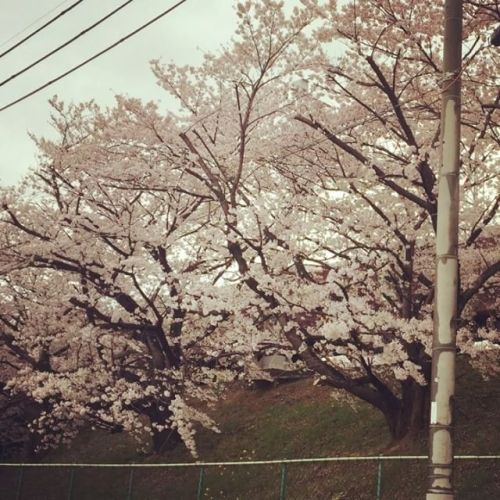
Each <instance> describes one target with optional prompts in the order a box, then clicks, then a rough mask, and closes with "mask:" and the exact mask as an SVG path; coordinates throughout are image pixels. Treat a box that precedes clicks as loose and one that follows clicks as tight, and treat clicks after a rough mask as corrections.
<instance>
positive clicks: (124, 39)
mask: <svg viewBox="0 0 500 500" xmlns="http://www.w3.org/2000/svg"><path fill="white" fill-rule="evenodd" d="M130 1H132V0H129V2H127V3H130ZM186 2H187V0H180V2H177V3H176V4H175V5H173V6H172V7H170V8H169V9H167V10H165V11H163V12H162V13H161V14H159V15H158V16H156V17H154V18H153V19H150V20H149V21H148V22H147V23H145V24H143V25H142V26H139V28H137V29H135V30H134V31H132V32H130V33H128V34H127V35H126V36H124V37H123V38H120V39H119V40H117V41H116V42H115V43H112V44H111V45H109V46H108V47H106V48H105V49H103V50H101V51H99V52H98V53H97V54H94V55H93V56H91V57H89V58H88V59H85V60H84V61H82V62H81V63H79V64H77V65H76V66H73V67H72V68H71V69H69V70H68V71H65V72H64V73H62V74H60V75H59V76H57V77H56V78H54V79H52V80H49V81H48V82H45V83H44V84H43V85H41V86H40V87H37V88H36V89H35V90H32V91H31V92H28V93H27V94H25V95H23V96H22V97H20V98H18V99H16V100H15V101H12V102H11V103H9V104H6V105H5V106H3V107H1V108H0V112H2V111H4V110H6V109H8V108H10V107H12V106H14V105H15V104H18V103H19V102H21V101H24V100H25V99H27V98H28V97H31V96H32V95H35V94H38V92H40V91H41V90H43V89H45V88H47V87H48V86H50V85H52V84H54V83H56V82H58V81H59V80H62V79H63V78H64V77H66V76H68V75H70V74H71V73H73V72H74V71H76V70H77V69H80V68H81V67H83V66H85V65H87V64H88V63H90V62H92V61H93V60H94V59H97V58H98V57H100V56H102V55H103V54H105V53H106V52H109V51H110V50H111V49H114V48H115V47H117V46H118V45H120V44H121V43H123V42H125V41H126V40H128V39H129V38H131V37H133V36H134V35H136V34H137V33H139V32H141V31H142V30H144V29H146V28H147V27H149V26H150V25H151V24H153V23H155V22H156V21H159V20H160V19H161V18H162V17H164V16H166V15H167V14H170V13H171V12H173V11H174V10H175V9H176V8H177V7H180V6H181V5H182V4H183V3H186ZM124 6H125V4H123V5H122V7H124ZM108 17H109V16H108ZM2 84H3V82H2ZM2 84H0V86H1V85H2Z"/></svg>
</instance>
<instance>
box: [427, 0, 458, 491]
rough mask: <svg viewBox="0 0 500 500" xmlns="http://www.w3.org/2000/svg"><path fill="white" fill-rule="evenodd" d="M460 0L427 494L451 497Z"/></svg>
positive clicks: (446, 114) (440, 231)
mask: <svg viewBox="0 0 500 500" xmlns="http://www.w3.org/2000/svg"><path fill="white" fill-rule="evenodd" d="M462 12H463V10H462V0H445V7H444V17H445V21H444V54H443V79H442V85H443V87H442V89H443V90H442V108H441V168H440V171H439V181H438V214H437V232H436V282H435V301H434V335H433V346H432V380H431V415H430V428H429V476H428V480H429V483H428V488H427V496H426V499H427V500H453V498H454V491H453V484H452V474H453V445H452V444H453V443H452V423H453V399H454V394H455V354H456V316H457V298H458V293H459V287H458V209H459V166H460V71H461V66H462V18H463V14H462Z"/></svg>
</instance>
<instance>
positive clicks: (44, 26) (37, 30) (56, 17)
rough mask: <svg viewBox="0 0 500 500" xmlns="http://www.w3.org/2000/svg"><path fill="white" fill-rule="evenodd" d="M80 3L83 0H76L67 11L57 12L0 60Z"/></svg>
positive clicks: (4, 53) (1, 55)
mask: <svg viewBox="0 0 500 500" xmlns="http://www.w3.org/2000/svg"><path fill="white" fill-rule="evenodd" d="M82 2H83V0H78V1H77V2H75V3H74V4H71V5H70V6H69V7H68V8H67V9H64V10H62V11H61V12H59V14H57V16H55V17H53V18H52V19H50V21H47V22H46V23H45V24H43V25H42V26H40V27H39V28H38V29H36V30H35V31H33V32H32V33H30V34H29V35H28V36H25V37H24V38H23V39H22V40H20V41H19V42H17V43H16V44H14V45H13V46H12V47H11V48H10V49H7V50H6V51H5V52H2V53H1V54H0V58H2V57H3V56H5V55H7V54H8V53H9V52H12V51H13V50H14V49H16V48H17V47H19V45H22V44H23V43H24V42H26V41H27V40H29V39H30V38H32V37H34V36H35V35H36V34H37V33H40V31H42V30H43V29H45V28H46V27H47V26H49V25H50V24H52V23H53V22H54V21H57V19H59V18H60V17H62V16H64V15H65V14H67V13H68V12H69V11H70V10H72V9H74V8H75V7H76V6H77V5H78V4H81V3H82ZM63 3H64V2H63Z"/></svg>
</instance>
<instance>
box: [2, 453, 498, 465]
mask: <svg viewBox="0 0 500 500" xmlns="http://www.w3.org/2000/svg"><path fill="white" fill-rule="evenodd" d="M428 458H429V457H428V456H427V455H387V456H385V455H375V456H367V457H317V458H283V459H277V460H253V461H235V462H185V463H151V464H140V463H127V464H99V463H21V462H19V463H0V467H46V468H50V467H79V468H84V467H89V468H90V467H102V468H124V467H135V468H151V467H223V466H234V465H273V464H301V463H316V462H355V461H360V462H361V461H382V460H427V459H428ZM454 459H455V460H500V455H455V456H454Z"/></svg>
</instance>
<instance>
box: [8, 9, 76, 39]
mask: <svg viewBox="0 0 500 500" xmlns="http://www.w3.org/2000/svg"><path fill="white" fill-rule="evenodd" d="M68 2H69V0H64V1H63V2H61V3H58V4H57V5H56V6H55V7H53V8H52V9H50V10H49V11H48V12H46V13H45V14H43V15H41V16H40V17H37V18H36V19H35V20H34V21H32V22H31V23H30V24H28V26H26V27H25V28H23V29H22V30H21V31H18V32H17V33H14V34H13V35H12V36H11V37H9V38H7V40H4V41H3V42H2V43H1V44H0V47H3V46H4V45H7V44H8V43H9V42H10V41H11V40H14V38H16V37H18V36H19V35H22V34H23V33H24V32H25V31H27V30H29V29H30V28H31V27H32V26H34V25H35V24H36V23H37V22H38V21H40V20H41V19H45V18H46V17H47V16H48V15H49V14H52V12H54V11H55V10H56V9H58V8H59V7H60V6H61V5H64V4H65V3H68Z"/></svg>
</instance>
